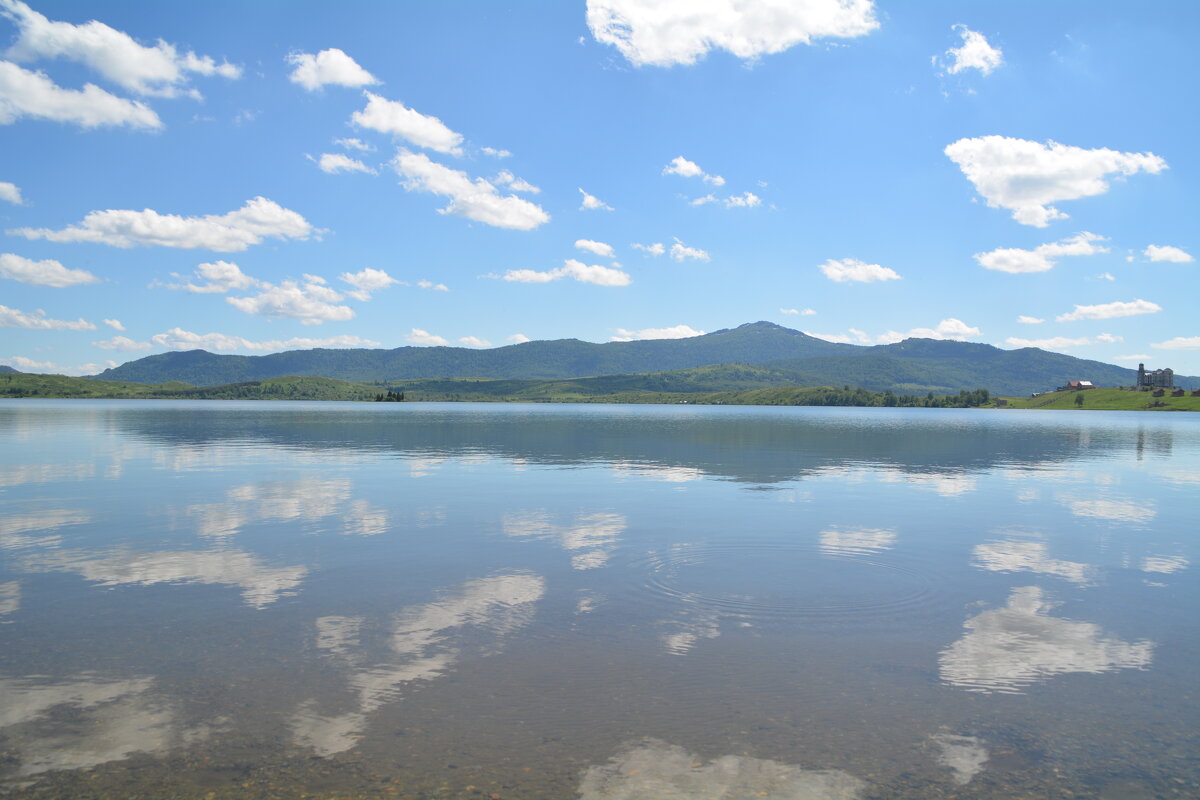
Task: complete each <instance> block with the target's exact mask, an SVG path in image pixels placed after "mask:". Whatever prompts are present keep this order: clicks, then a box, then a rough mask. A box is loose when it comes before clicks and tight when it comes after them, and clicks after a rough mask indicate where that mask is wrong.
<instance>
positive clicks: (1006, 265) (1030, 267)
mask: <svg viewBox="0 0 1200 800" xmlns="http://www.w3.org/2000/svg"><path fill="white" fill-rule="evenodd" d="M1103 241H1105V238H1104V237H1103V236H1099V235H1097V234H1094V233H1088V232H1087V231H1083V232H1082V233H1077V234H1075V235H1074V236H1072V237H1071V238H1069V239H1063V240H1062V241H1059V242H1050V243H1048V244H1042V245H1038V246H1037V247H1035V248H1034V249H1032V250H1022V249H1020V248H1017V247H1001V248H998V249H996V250H992V251H990V252H987V253H976V254H975V260H976V261H978V262H979V265H980V266H981V267H984V268H985V269H992V270H996V271H998V272H1010V273H1022V272H1046V271H1048V270H1051V269H1053V268H1054V265H1055V264H1057V263H1058V262H1057V261H1055V259H1056V258H1058V257H1060V256H1091V255H1095V254H1096V253H1107V252H1108V248H1107V247H1104V246H1102V245H1100V244H1097V243H1098V242H1103Z"/></svg>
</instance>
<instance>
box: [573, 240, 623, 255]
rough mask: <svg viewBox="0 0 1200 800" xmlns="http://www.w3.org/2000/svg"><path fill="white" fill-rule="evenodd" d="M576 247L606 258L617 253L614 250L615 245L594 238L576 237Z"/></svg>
mask: <svg viewBox="0 0 1200 800" xmlns="http://www.w3.org/2000/svg"><path fill="white" fill-rule="evenodd" d="M575 248H576V249H577V250H586V251H587V252H589V253H593V254H595V255H598V256H603V257H604V258H614V257H615V255H616V254H615V253H614V252H613V247H612V245H611V244H605V243H604V242H597V241H594V240H592V239H576V240H575Z"/></svg>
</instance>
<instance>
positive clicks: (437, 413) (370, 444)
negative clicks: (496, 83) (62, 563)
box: [105, 404, 1173, 495]
mask: <svg viewBox="0 0 1200 800" xmlns="http://www.w3.org/2000/svg"><path fill="white" fill-rule="evenodd" d="M870 411H871V410H870V409H867V410H861V409H790V408H782V409H745V408H708V409H695V408H675V407H659V406H636V407H630V406H592V407H581V406H553V405H544V406H541V405H539V406H503V407H496V406H487V407H481V406H477V405H469V404H459V405H455V406H450V407H447V406H440V405H438V404H411V405H407V404H406V405H400V406H389V407H388V408H377V407H375V406H372V405H359V406H354V407H348V406H346V405H343V404H336V405H334V404H330V405H327V406H319V405H315V404H310V405H307V406H304V407H295V406H289V407H286V408H283V407H267V408H259V407H255V408H253V409H250V408H242V407H237V408H228V407H227V408H225V409H223V410H222V413H220V414H216V413H205V412H204V411H199V412H197V411H196V410H195V409H193V408H185V407H171V406H154V407H149V406H147V407H137V408H115V409H111V410H110V411H109V413H108V415H107V416H106V417H105V423H106V424H112V425H114V426H116V427H118V428H119V429H120V430H121V431H122V432H124V433H126V434H129V435H131V436H134V437H141V438H144V439H149V440H151V441H152V442H153V443H155V444H158V445H169V446H171V447H172V448H180V449H184V450H194V449H195V448H202V447H220V448H222V450H223V451H226V455H227V456H228V452H227V450H228V448H230V447H231V446H232V445H235V444H247V443H252V444H254V445H256V446H258V447H261V446H262V445H264V444H269V445H273V446H276V447H279V448H285V449H294V450H296V451H297V452H327V453H337V454H339V455H346V454H348V453H354V454H357V455H359V456H361V455H365V454H374V455H377V456H384V457H386V456H395V455H400V456H403V457H404V458H406V459H408V460H409V467H410V470H411V471H412V473H413V474H414V475H418V476H420V475H429V474H431V471H432V470H434V469H436V467H437V465H438V464H439V463H440V462H441V461H442V460H444V459H445V458H447V457H450V456H453V457H456V458H464V457H467V456H471V457H478V456H480V455H487V456H491V457H499V458H503V459H505V460H506V461H507V462H509V463H514V462H517V463H522V464H524V463H533V464H543V465H564V466H565V465H579V464H595V463H606V464H609V465H612V467H613V468H614V469H617V470H620V471H625V472H629V473H630V474H633V475H639V476H641V475H644V476H646V477H651V478H653V479H662V480H668V481H687V480H694V479H695V478H697V477H699V476H701V475H710V476H719V477H726V478H731V479H733V480H738V481H745V482H752V483H775V482H781V481H788V480H795V479H798V478H805V477H808V476H810V475H813V474H820V473H821V471H822V470H828V469H831V468H838V467H841V466H845V465H854V466H858V467H863V466H874V467H876V468H883V469H887V470H892V471H891V472H890V473H884V474H883V477H884V478H886V479H889V480H910V481H913V482H915V483H916V484H917V485H920V486H924V487H927V488H929V489H931V490H933V491H936V492H938V493H939V494H943V495H956V494H961V493H963V492H968V491H971V490H972V489H973V488H974V487H975V485H974V480H973V473H976V472H980V471H986V470H989V469H993V468H996V467H998V466H1005V467H1013V466H1018V467H1026V468H1037V467H1039V466H1041V465H1053V464H1059V463H1065V462H1069V461H1072V460H1075V459H1078V458H1080V457H1081V456H1101V455H1103V454H1105V453H1106V452H1110V451H1113V452H1130V451H1132V450H1134V449H1135V448H1137V447H1139V442H1140V443H1141V444H1140V446H1141V447H1142V449H1143V451H1144V450H1145V449H1146V448H1147V444H1146V443H1147V441H1151V442H1154V443H1155V444H1156V447H1157V449H1158V450H1160V451H1161V450H1165V451H1166V452H1168V453H1169V452H1170V439H1171V436H1172V435H1173V434H1172V432H1171V431H1168V430H1163V431H1150V432H1147V431H1146V430H1145V429H1143V428H1140V427H1139V428H1133V427H1130V426H1121V425H1108V426H1104V427H1097V428H1094V429H1093V428H1091V427H1088V426H1086V425H1081V424H1078V423H1077V422H1070V423H1067V422H1063V423H1057V422H1041V423H1039V424H1029V421H1030V419H1029V418H1027V417H1019V415H1017V414H1015V413H1011V412H1009V413H1007V414H1004V413H1001V414H990V413H987V412H969V411H968V412H962V413H958V412H951V411H945V410H940V411H934V412H930V411H928V410H920V409H917V410H912V411H910V412H903V411H901V412H897V413H894V414H890V415H889V416H887V417H883V416H881V415H872V414H871V413H870ZM890 411H896V410H895V409H892V410H890ZM193 458H195V456H193Z"/></svg>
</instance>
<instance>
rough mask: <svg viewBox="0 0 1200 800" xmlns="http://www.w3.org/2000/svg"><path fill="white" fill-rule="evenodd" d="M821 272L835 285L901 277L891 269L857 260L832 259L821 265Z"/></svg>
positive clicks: (891, 279)
mask: <svg viewBox="0 0 1200 800" xmlns="http://www.w3.org/2000/svg"><path fill="white" fill-rule="evenodd" d="M820 270H821V272H822V273H823V274H824V275H825V277H826V278H829V280H831V281H834V282H835V283H848V282H853V283H872V282H875V281H895V280H899V279H900V275H899V274H898V273H897V272H896V271H895V270H894V269H892V268H890V267H882V266H880V265H879V264H868V263H866V262H865V261H859V260H858V259H857V258H842V259H833V258H831V259H829V260H828V261H826V262H825V263H824V264H821V265H820Z"/></svg>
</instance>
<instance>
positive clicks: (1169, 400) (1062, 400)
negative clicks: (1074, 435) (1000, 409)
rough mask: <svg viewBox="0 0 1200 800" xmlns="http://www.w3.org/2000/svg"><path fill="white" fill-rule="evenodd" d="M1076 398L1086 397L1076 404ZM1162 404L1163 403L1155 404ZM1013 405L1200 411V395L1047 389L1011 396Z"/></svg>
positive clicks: (1094, 409) (1088, 408)
mask: <svg viewBox="0 0 1200 800" xmlns="http://www.w3.org/2000/svg"><path fill="white" fill-rule="evenodd" d="M1076 397H1082V398H1083V404H1082V405H1076ZM1154 403H1161V405H1153V404H1154ZM1008 405H1009V407H1010V408H1052V409H1082V410H1084V411H1088V410H1091V411H1145V410H1147V409H1150V410H1159V411H1200V397H1195V396H1193V395H1192V394H1191V392H1189V393H1188V394H1187V395H1185V396H1184V397H1171V393H1170V392H1167V393H1166V394H1164V396H1162V397H1154V396H1153V395H1152V394H1151V393H1150V392H1132V391H1127V390H1124V389H1086V390H1084V391H1081V392H1047V393H1046V394H1043V395H1039V396H1037V397H1019V398H1009V399H1008Z"/></svg>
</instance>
